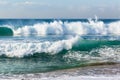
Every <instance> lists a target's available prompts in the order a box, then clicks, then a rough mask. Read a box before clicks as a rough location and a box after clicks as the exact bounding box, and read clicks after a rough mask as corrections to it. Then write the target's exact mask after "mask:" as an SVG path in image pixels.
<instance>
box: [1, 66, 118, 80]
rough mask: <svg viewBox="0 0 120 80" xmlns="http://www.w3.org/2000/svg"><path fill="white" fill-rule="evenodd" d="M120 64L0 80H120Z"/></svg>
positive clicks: (20, 75) (9, 77)
mask: <svg viewBox="0 0 120 80" xmlns="http://www.w3.org/2000/svg"><path fill="white" fill-rule="evenodd" d="M119 75H120V64H113V65H112V64H105V65H97V66H94V65H93V66H86V67H79V68H72V69H64V70H57V71H51V72H45V73H30V74H16V75H0V79H11V80H13V79H15V80H31V79H32V80H37V79H40V80H61V78H62V80H74V79H75V80H80V79H82V80H83V79H84V80H92V79H95V80H100V79H103V80H107V79H109V80H113V79H114V78H117V79H120V77H119Z"/></svg>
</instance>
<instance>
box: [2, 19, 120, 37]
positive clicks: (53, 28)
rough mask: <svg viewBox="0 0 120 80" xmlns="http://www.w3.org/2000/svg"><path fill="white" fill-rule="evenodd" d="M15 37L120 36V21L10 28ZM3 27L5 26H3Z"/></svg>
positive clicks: (61, 22)
mask: <svg viewBox="0 0 120 80" xmlns="http://www.w3.org/2000/svg"><path fill="white" fill-rule="evenodd" d="M4 26H7V27H10V28H11V29H12V31H13V32H14V36H16V35H20V36H29V35H111V34H112V35H120V21H116V22H110V23H104V22H103V21H96V20H89V21H88V22H82V21H73V22H67V21H65V22H63V21H61V20H60V21H53V22H41V23H36V24H33V25H25V26H19V27H16V26H9V25H4ZM2 27H3V26H2Z"/></svg>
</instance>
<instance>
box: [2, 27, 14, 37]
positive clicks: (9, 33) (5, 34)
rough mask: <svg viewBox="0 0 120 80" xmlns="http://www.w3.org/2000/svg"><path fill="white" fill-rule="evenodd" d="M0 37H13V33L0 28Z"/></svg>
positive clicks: (5, 28)
mask: <svg viewBox="0 0 120 80" xmlns="http://www.w3.org/2000/svg"><path fill="white" fill-rule="evenodd" d="M0 36H13V31H12V29H10V28H8V27H0Z"/></svg>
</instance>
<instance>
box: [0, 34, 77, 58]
mask: <svg viewBox="0 0 120 80" xmlns="http://www.w3.org/2000/svg"><path fill="white" fill-rule="evenodd" d="M78 39H79V37H78V36H76V37H71V38H69V39H66V40H59V41H54V42H52V41H44V42H41V41H35V42H34V41H24V42H22V41H10V42H9V41H2V40H1V41H0V43H1V44H0V55H6V56H8V57H23V56H26V55H32V54H34V53H50V54H51V55H53V54H56V53H59V52H60V51H62V50H63V49H65V50H69V49H71V48H72V47H73V45H74V44H75V43H76V42H77V41H78Z"/></svg>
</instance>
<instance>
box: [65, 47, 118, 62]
mask: <svg viewBox="0 0 120 80" xmlns="http://www.w3.org/2000/svg"><path fill="white" fill-rule="evenodd" d="M119 53H120V46H115V47H107V46H105V47H99V48H97V49H93V50H91V51H69V52H68V53H67V54H66V55H64V56H63V58H64V59H66V60H67V61H68V62H70V61H73V60H76V61H81V60H85V61H90V62H91V61H96V62H97V61H111V62H114V61H115V62H120V54H119ZM95 55H96V56H95Z"/></svg>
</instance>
